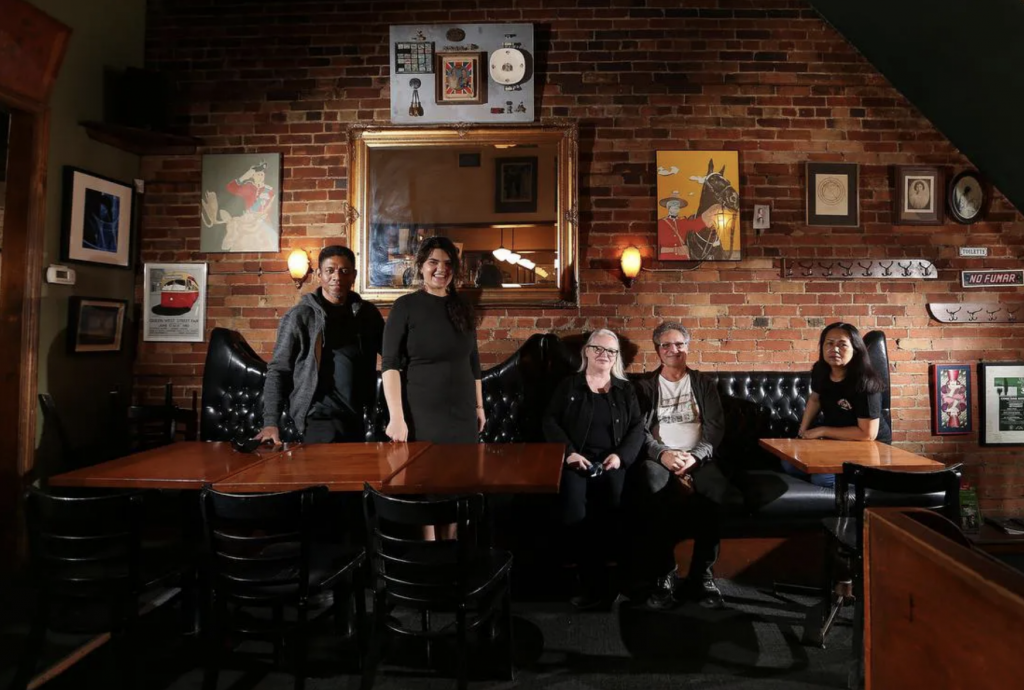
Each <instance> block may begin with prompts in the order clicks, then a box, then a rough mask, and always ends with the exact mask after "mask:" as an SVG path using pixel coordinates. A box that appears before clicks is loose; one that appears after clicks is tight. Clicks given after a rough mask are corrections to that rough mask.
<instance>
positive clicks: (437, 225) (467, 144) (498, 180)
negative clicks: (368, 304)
mask: <svg viewBox="0 0 1024 690" xmlns="http://www.w3.org/2000/svg"><path fill="white" fill-rule="evenodd" d="M350 160H351V161H352V166H351V176H350V181H351V184H352V188H351V189H350V194H349V199H350V205H351V209H352V210H351V212H350V221H351V222H352V237H353V250H354V251H355V252H356V254H357V259H358V264H359V265H358V269H359V277H358V279H357V289H358V290H359V291H360V293H361V294H362V295H363V296H364V297H366V298H367V299H371V300H373V301H375V302H389V301H392V300H394V299H395V298H396V297H398V296H400V295H402V294H404V293H406V292H408V291H409V290H410V289H412V288H413V287H414V286H415V280H416V269H415V257H416V251H417V249H418V248H419V245H420V243H421V242H423V241H424V240H425V239H426V238H428V237H432V236H435V235H444V236H447V237H449V238H450V239H451V240H452V241H453V242H454V243H455V245H456V247H458V248H459V250H460V252H461V255H462V260H463V267H462V275H461V276H460V277H459V278H458V280H459V286H460V289H462V290H466V291H474V292H476V293H477V295H476V296H477V299H478V300H479V301H480V302H482V303H502V302H515V303H537V304H550V303H553V302H565V301H572V299H573V291H574V288H575V283H576V281H575V271H576V266H575V259H574V256H575V244H576V225H575V217H576V185H575V170H576V130H575V127H574V126H570V125H566V126H538V127H526V128H515V129H511V128H500V129H499V128H480V129H467V128H464V127H463V128H458V127H456V128H432V129H412V128H406V127H395V128H374V129H353V130H352V135H351V159H350Z"/></svg>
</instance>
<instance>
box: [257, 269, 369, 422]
mask: <svg viewBox="0 0 1024 690" xmlns="http://www.w3.org/2000/svg"><path fill="white" fill-rule="evenodd" d="M319 294H320V288H317V289H316V291H315V292H307V293H306V294H304V295H303V296H302V299H301V300H300V301H299V303H298V304H297V305H295V306H294V307H292V308H291V309H289V310H288V311H287V312H286V313H285V315H284V316H283V317H281V324H280V325H279V326H278V328H277V343H276V344H275V345H274V356H273V358H272V359H271V360H270V364H269V365H267V378H266V381H265V382H264V384H263V426H278V425H279V424H280V419H281V412H282V411H283V410H284V409H285V403H286V402H287V409H288V413H289V414H290V415H291V417H292V419H293V420H294V422H295V428H296V429H298V431H299V433H300V434H301V433H304V432H305V430H306V415H307V414H308V413H309V408H310V405H311V404H312V402H313V395H314V394H315V393H316V385H317V380H318V377H319V373H320V356H321V353H322V352H323V347H324V328H325V326H326V323H327V312H326V311H324V308H323V306H322V305H321V304H320V301H319V299H318V295H319ZM347 303H348V304H349V305H351V307H352V315H353V316H354V317H355V323H356V328H358V330H359V333H358V337H359V357H360V362H359V371H357V372H356V376H355V378H354V381H353V383H354V385H356V386H367V385H368V383H369V384H370V390H372V383H371V382H372V381H373V378H374V373H375V371H376V357H377V353H379V352H380V344H381V339H382V337H383V332H384V318H383V317H382V316H381V315H380V311H378V309H377V307H375V306H374V305H373V304H371V303H369V302H365V301H363V298H362V297H360V296H359V295H357V294H356V293H354V292H350V293H349V294H348V298H347ZM367 402H369V401H367Z"/></svg>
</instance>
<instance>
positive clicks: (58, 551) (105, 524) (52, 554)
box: [25, 487, 142, 596]
mask: <svg viewBox="0 0 1024 690" xmlns="http://www.w3.org/2000/svg"><path fill="white" fill-rule="evenodd" d="M25 507H26V516H27V520H28V531H29V544H30V548H31V552H32V563H33V567H34V569H35V572H36V576H37V577H38V578H39V579H40V580H41V582H42V583H43V585H44V586H46V587H50V588H56V589H59V590H60V591H61V592H62V593H64V594H67V595H71V596H79V595H80V596H93V595H94V594H95V593H96V591H97V590H98V589H111V588H117V589H124V590H125V594H126V595H127V594H131V593H134V592H135V591H136V589H137V588H138V584H139V583H138V580H139V560H140V555H139V554H140V548H141V547H140V544H141V536H140V529H141V524H142V494H139V493H130V494H111V495H104V496H58V495H53V494H51V493H49V492H47V491H45V490H43V489H39V488H36V487H31V488H29V489H28V491H27V493H26V496H25Z"/></svg>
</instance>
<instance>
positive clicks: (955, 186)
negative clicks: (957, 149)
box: [949, 170, 989, 225]
mask: <svg viewBox="0 0 1024 690" xmlns="http://www.w3.org/2000/svg"><path fill="white" fill-rule="evenodd" d="M988 200H989V191H988V185H987V184H986V183H985V180H984V179H983V178H982V177H981V174H980V173H979V172H978V171H977V170H964V171H963V172H961V173H959V174H957V175H956V176H954V177H953V179H952V180H950V182H949V215H951V216H952V217H953V220H955V221H956V222H957V223H963V224H964V225H969V224H971V223H974V222H977V221H979V220H983V219H984V218H985V211H986V208H987V206H988Z"/></svg>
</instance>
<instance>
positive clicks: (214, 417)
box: [199, 328, 299, 442]
mask: <svg viewBox="0 0 1024 690" xmlns="http://www.w3.org/2000/svg"><path fill="white" fill-rule="evenodd" d="M266 374H267V363H266V362H264V361H263V359H262V358H260V356H259V355H258V354H256V352H255V351H254V350H253V349H252V348H251V347H250V346H249V343H247V342H246V341H245V338H243V337H242V334H241V333H239V332H238V331H231V330H228V329H226V328H214V329H213V332H212V333H211V334H210V347H209V349H208V350H207V352H206V367H205V368H204V370H203V410H202V416H201V419H200V424H199V438H200V439H201V440H203V441H230V440H231V439H233V438H239V439H244V438H252V437H253V436H255V435H256V434H257V433H259V431H260V429H262V428H263V379H264V378H265V377H266ZM278 426H279V428H280V430H281V440H282V441H289V442H291V441H295V440H298V438H299V434H298V431H297V430H296V429H295V424H294V422H293V421H292V419H291V417H289V416H288V413H287V411H286V412H284V413H282V414H281V421H280V422H279V424H278Z"/></svg>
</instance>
